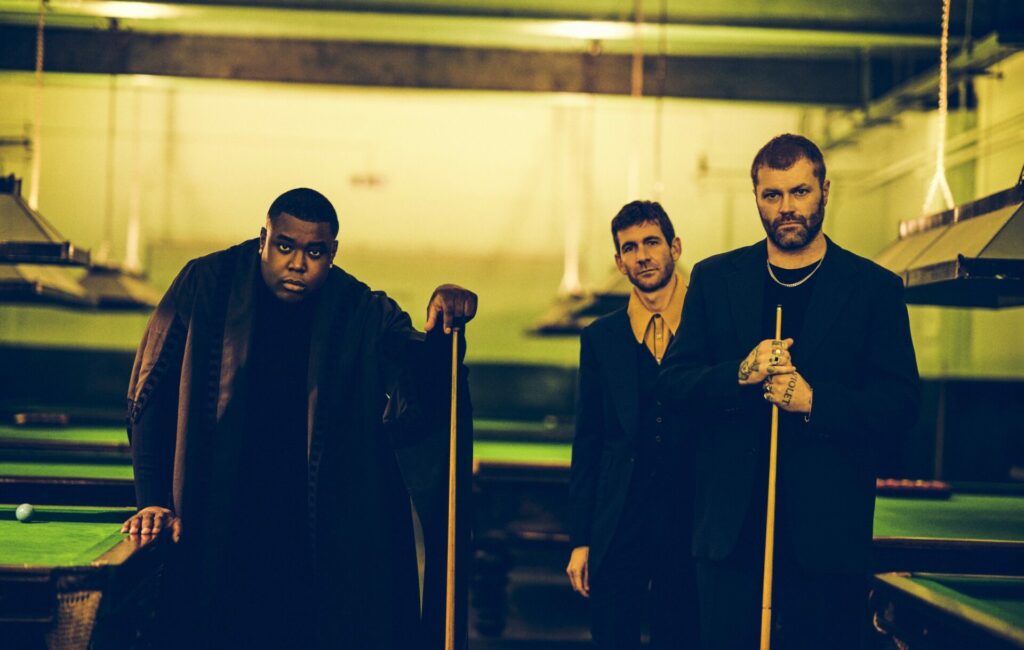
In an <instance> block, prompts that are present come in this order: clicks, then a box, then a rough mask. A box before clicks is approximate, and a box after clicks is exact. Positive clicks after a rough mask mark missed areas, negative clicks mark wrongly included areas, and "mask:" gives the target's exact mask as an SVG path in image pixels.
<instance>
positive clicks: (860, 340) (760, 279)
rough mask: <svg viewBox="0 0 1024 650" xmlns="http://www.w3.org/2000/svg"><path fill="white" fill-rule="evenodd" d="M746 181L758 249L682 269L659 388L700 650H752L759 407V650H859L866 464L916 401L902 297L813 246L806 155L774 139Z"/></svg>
mask: <svg viewBox="0 0 1024 650" xmlns="http://www.w3.org/2000/svg"><path fill="white" fill-rule="evenodd" d="M751 178H752V180H753V184H754V196H755V199H756V202H757V208H758V212H759V213H760V215H761V221H762V224H763V226H764V229H765V232H766V233H767V235H768V237H767V240H762V241H760V242H758V243H756V244H754V245H752V246H748V247H745V248H740V249H737V250H734V251H730V252H728V253H724V254H721V255H716V256H714V257H711V258H708V259H706V260H704V261H702V262H700V263H698V264H697V265H696V266H695V267H694V269H693V272H692V274H691V279H690V288H689V291H688V292H687V296H686V302H685V305H684V308H683V318H682V323H681V324H680V330H681V332H680V336H679V337H678V339H677V341H676V342H675V344H674V345H673V346H672V348H671V349H670V350H669V353H668V355H667V357H666V359H665V362H664V364H662V373H661V377H660V380H659V386H658V394H659V396H660V398H661V400H662V401H663V402H664V403H665V405H666V407H667V408H668V409H669V410H670V411H671V412H673V413H675V414H678V415H679V416H680V417H682V418H684V419H685V421H686V422H687V424H688V429H687V430H688V431H692V432H694V433H695V434H696V467H697V494H696V500H695V508H696V513H695V514H696V516H695V524H694V525H695V529H694V536H693V551H694V554H695V555H696V557H697V574H698V585H699V591H700V602H701V620H702V633H703V638H704V647H705V648H709V649H710V648H714V649H716V650H718V649H733V648H735V649H737V650H739V649H743V650H746V649H748V648H753V647H756V643H757V639H758V635H759V629H760V620H761V589H762V570H763V561H764V538H765V516H766V490H767V487H766V486H767V476H768V447H769V439H770V406H771V405H772V404H774V405H777V406H778V407H779V409H780V422H779V438H778V440H779V443H778V444H779V447H778V464H777V468H778V478H777V490H778V491H777V501H776V513H775V523H776V532H775V556H774V583H773V585H774V586H773V590H774V593H773V603H772V606H773V623H774V630H773V634H772V648H831V649H835V648H851V649H853V648H858V647H859V646H858V638H859V636H860V635H861V634H862V633H863V631H862V630H863V629H866V626H867V624H868V623H867V620H866V595H867V580H866V578H867V570H868V567H869V556H870V552H871V539H872V532H871V528H872V523H873V513H874V499H875V453H876V450H878V449H884V448H891V444H889V439H890V438H892V437H893V436H898V435H900V434H902V433H903V432H905V431H906V430H907V429H908V428H910V427H911V426H912V425H913V423H914V421H915V419H916V417H917V410H918V405H919V401H920V386H919V379H918V374H917V365H916V361H915V357H914V347H913V343H912V341H911V337H910V327H909V323H908V317H907V309H906V305H905V304H904V300H903V286H902V283H901V282H900V279H899V278H898V277H896V276H895V275H893V274H892V273H889V272H888V271H886V270H884V269H882V268H881V267H879V266H877V265H876V264H874V263H872V262H871V261H869V260H866V259H864V258H862V257H858V256H857V255H854V254H853V253H850V252H847V251H846V250H844V249H842V248H840V247H839V246H838V245H837V244H836V243H835V242H833V241H832V240H830V239H829V238H827V237H826V236H825V235H824V234H823V233H822V232H821V227H822V222H823V220H824V216H825V205H826V203H827V202H828V195H829V181H828V180H827V179H826V174H825V163H824V160H823V158H822V155H821V152H820V150H819V149H818V147H817V146H815V145H814V143H812V142H811V141H809V140H807V139H806V138H803V137H801V136H796V135H788V134H787V135H782V136H778V137H776V138H775V139H773V140H771V141H770V142H769V143H768V144H766V145H765V146H764V147H763V148H762V149H761V150H760V152H758V154H757V156H756V157H755V159H754V162H753V165H752V167H751ZM865 218H866V217H865ZM865 226H867V224H865ZM776 305H782V336H781V338H779V339H776V338H775V311H776Z"/></svg>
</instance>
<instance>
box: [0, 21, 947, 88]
mask: <svg viewBox="0 0 1024 650" xmlns="http://www.w3.org/2000/svg"><path fill="white" fill-rule="evenodd" d="M35 38H36V34H35V29H33V28H31V27H27V26H10V25H7V26H0V69H6V70H32V69H33V66H34V61H35ZM932 63H933V62H932V61H931V60H930V58H927V57H926V58H925V59H921V60H918V59H909V60H901V61H900V66H899V68H900V69H901V70H904V71H905V73H906V74H913V73H916V72H918V71H920V70H921V69H924V68H926V67H928V65H930V64H932ZM645 64H646V71H645V88H644V94H645V95H657V94H658V92H659V86H660V81H659V75H658V74H657V72H658V66H659V60H658V59H657V58H656V57H648V58H647V59H646V61H645ZM666 64H667V68H666V70H667V72H666V74H665V79H664V94H665V95H666V96H668V97H693V98H704V99H723V100H748V101H768V102H786V103H797V104H824V105H834V106H853V105H859V104H863V103H864V102H865V101H866V100H867V99H870V97H865V96H864V92H865V89H864V79H865V74H867V77H866V78H867V79H869V80H871V83H872V84H873V86H872V87H871V88H870V89H869V93H870V95H871V96H876V95H878V94H881V92H883V91H884V90H887V89H888V88H889V87H891V85H892V83H896V82H898V81H902V80H903V78H906V77H905V76H903V77H900V78H893V74H894V73H893V68H894V67H895V66H894V65H893V63H892V61H891V60H888V59H887V60H874V59H863V58H857V59H850V60H846V59H822V60H814V59H792V58H786V59H770V58H764V57H757V58H735V57H723V58H714V57H683V56H675V57H668V58H667V59H666ZM44 69H45V70H47V71H49V72H72V73H94V74H148V75H165V76H174V77H196V78H206V79H236V80H252V81H271V82H290V83H311V84H339V85H354V86H383V87H398V88H444V89H467V90H506V91H536V92H593V93H601V94H628V93H629V91H630V57H628V56H624V55H617V54H607V53H604V54H601V53H598V54H594V55H591V54H585V53H568V52H539V51H518V50H502V49H470V48H457V47H440V46H425V45H393V44H380V43H356V42H347V41H324V40H295V39H266V38H251V37H244V38H243V37H230V36H202V35H193V34H163V33H159V34H157V33H140V32H127V31H118V30H113V31H111V30H103V31H100V30H76V29H56V28H55V29H50V30H47V33H46V58H45V62H44ZM879 80H891V83H888V82H886V83H882V82H880V81H879ZM880 84H881V85H880Z"/></svg>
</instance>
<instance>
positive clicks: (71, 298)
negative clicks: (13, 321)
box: [0, 264, 96, 308]
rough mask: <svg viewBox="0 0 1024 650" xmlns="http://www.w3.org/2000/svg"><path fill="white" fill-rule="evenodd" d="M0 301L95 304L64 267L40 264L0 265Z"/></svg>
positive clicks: (80, 306)
mask: <svg viewBox="0 0 1024 650" xmlns="http://www.w3.org/2000/svg"><path fill="white" fill-rule="evenodd" d="M0 303H19V304H43V305H57V306H61V307H79V308H90V307H94V306H95V305H96V303H95V301H94V299H93V298H92V296H90V295H89V293H88V292H87V291H86V290H85V289H83V288H82V287H81V285H79V283H78V280H77V279H76V278H75V277H74V276H73V275H72V274H71V273H70V272H69V271H68V270H67V269H65V268H61V267H59V266H49V265H43V264H0Z"/></svg>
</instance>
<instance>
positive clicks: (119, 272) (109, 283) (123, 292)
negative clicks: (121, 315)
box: [78, 265, 160, 311]
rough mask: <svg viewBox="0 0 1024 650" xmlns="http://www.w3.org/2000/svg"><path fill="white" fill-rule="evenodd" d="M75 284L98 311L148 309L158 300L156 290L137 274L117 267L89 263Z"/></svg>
mask: <svg viewBox="0 0 1024 650" xmlns="http://www.w3.org/2000/svg"><path fill="white" fill-rule="evenodd" d="M78 284H79V285H80V287H81V288H82V290H83V291H85V292H87V293H88V294H89V296H90V297H91V299H92V300H94V301H95V303H96V307H98V308H99V309H100V310H102V311H149V310H151V309H153V308H154V307H156V305H157V303H158V302H160V292H159V291H157V290H156V289H154V288H153V287H152V286H151V285H150V284H149V283H148V282H147V281H146V279H145V278H144V277H143V276H142V275H141V274H138V273H132V272H131V271H127V270H125V269H123V268H121V267H119V266H113V265H93V266H90V267H89V271H88V272H87V273H86V274H85V277H83V278H82V279H81V280H80V281H79V283H78Z"/></svg>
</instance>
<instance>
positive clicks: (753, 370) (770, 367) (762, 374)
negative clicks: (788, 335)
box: [736, 338, 796, 386]
mask: <svg viewBox="0 0 1024 650" xmlns="http://www.w3.org/2000/svg"><path fill="white" fill-rule="evenodd" d="M792 345H793V339H778V338H775V339H765V340H763V341H761V342H760V343H758V344H757V345H756V346H755V347H754V349H753V350H751V351H750V354H748V355H747V358H745V359H744V360H743V361H742V362H741V363H740V367H739V369H738V370H737V372H736V379H737V381H739V383H740V384H741V385H743V386H752V385H753V384H757V383H759V382H762V381H764V380H765V379H766V378H767V377H768V376H770V375H782V374H785V373H788V372H796V367H795V366H794V365H793V358H792V357H791V356H790V355H789V348H790V347H791V346H792Z"/></svg>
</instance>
